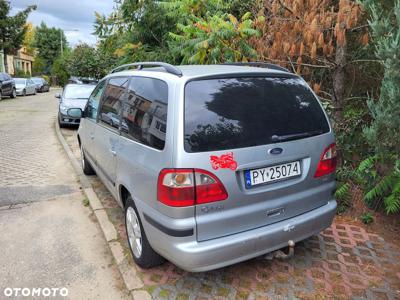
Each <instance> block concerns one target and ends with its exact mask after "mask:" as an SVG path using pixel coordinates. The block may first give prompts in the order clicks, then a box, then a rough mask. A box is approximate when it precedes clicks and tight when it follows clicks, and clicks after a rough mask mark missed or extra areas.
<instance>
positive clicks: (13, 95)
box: [10, 89, 17, 99]
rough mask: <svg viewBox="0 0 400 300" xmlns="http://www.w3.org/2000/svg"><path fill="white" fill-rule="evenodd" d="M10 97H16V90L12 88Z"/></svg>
mask: <svg viewBox="0 0 400 300" xmlns="http://www.w3.org/2000/svg"><path fill="white" fill-rule="evenodd" d="M10 97H11V98H13V99H14V98H16V97H17V91H16V90H15V89H13V91H12V93H11V96H10Z"/></svg>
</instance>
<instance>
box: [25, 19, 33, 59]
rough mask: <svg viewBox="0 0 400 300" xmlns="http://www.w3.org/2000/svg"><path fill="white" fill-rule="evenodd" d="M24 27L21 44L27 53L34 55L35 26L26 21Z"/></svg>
mask: <svg viewBox="0 0 400 300" xmlns="http://www.w3.org/2000/svg"><path fill="white" fill-rule="evenodd" d="M25 28H26V30H25V36H24V41H23V42H22V45H23V46H24V47H25V48H26V50H27V52H28V54H30V55H35V47H34V42H35V27H33V25H32V23H26V25H25Z"/></svg>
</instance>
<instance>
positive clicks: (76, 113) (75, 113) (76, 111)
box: [67, 108, 83, 119]
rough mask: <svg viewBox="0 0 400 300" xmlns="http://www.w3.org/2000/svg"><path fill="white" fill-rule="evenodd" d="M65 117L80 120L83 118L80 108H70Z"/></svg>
mask: <svg viewBox="0 0 400 300" xmlns="http://www.w3.org/2000/svg"><path fill="white" fill-rule="evenodd" d="M67 115H68V117H71V118H79V119H80V118H82V117H83V111H82V109H80V108H70V109H68V110H67Z"/></svg>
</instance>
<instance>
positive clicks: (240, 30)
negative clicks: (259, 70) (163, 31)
mask: <svg viewBox="0 0 400 300" xmlns="http://www.w3.org/2000/svg"><path fill="white" fill-rule="evenodd" d="M194 20H195V22H193V23H189V24H188V25H183V24H178V28H179V29H180V30H181V31H182V34H175V33H171V36H172V38H173V42H171V43H170V44H171V46H172V47H173V48H174V51H178V53H179V54H181V55H182V56H183V60H182V63H195V64H212V63H221V62H237V61H248V60H250V59H255V58H256V57H257V53H256V51H255V50H254V49H253V48H252V47H250V46H249V43H248V42H249V39H250V38H252V37H256V36H257V34H258V31H257V30H256V29H254V22H253V21H252V20H251V19H250V13H247V14H245V15H244V16H243V17H242V18H241V20H240V21H239V20H237V19H236V17H234V16H233V15H230V14H224V15H213V16H210V15H207V16H206V17H205V19H202V18H194Z"/></svg>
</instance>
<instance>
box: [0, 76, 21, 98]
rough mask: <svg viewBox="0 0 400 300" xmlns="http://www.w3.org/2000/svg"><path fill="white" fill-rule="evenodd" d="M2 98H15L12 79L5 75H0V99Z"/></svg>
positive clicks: (15, 93) (15, 92)
mask: <svg viewBox="0 0 400 300" xmlns="http://www.w3.org/2000/svg"><path fill="white" fill-rule="evenodd" d="M3 96H10V97H11V98H15V97H17V91H16V90H15V82H14V79H12V78H11V76H10V75H8V74H7V73H0V99H1V98H2V97H3Z"/></svg>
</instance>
